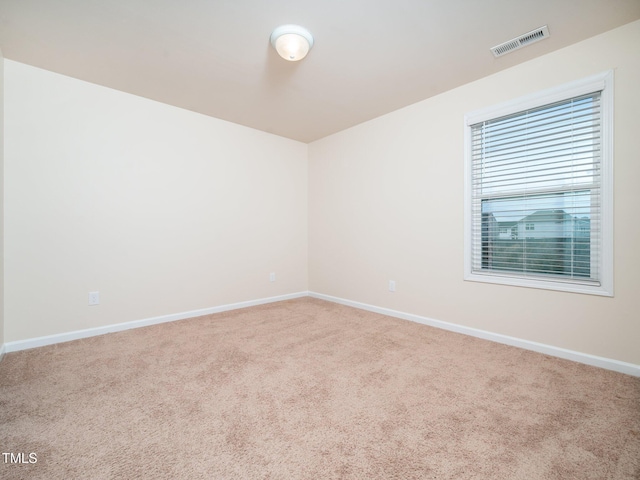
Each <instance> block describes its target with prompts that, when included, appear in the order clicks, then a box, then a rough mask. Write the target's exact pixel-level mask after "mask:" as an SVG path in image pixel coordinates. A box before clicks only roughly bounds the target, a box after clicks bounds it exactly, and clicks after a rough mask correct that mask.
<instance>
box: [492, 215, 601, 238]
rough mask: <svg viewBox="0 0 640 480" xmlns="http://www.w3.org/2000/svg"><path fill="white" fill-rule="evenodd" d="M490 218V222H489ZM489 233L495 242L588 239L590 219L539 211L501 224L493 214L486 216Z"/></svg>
mask: <svg viewBox="0 0 640 480" xmlns="http://www.w3.org/2000/svg"><path fill="white" fill-rule="evenodd" d="M489 218H490V220H489ZM485 220H486V221H487V222H488V223H487V232H488V233H490V236H491V238H492V239H493V240H522V239H544V238H558V239H560V238H562V239H567V238H583V239H584V238H588V237H589V235H590V231H591V229H590V220H589V218H588V217H581V218H578V217H574V216H573V215H570V214H569V213H567V212H565V211H564V210H557V209H555V210H551V209H550V210H538V211H537V212H534V213H532V214H530V215H527V216H526V217H524V218H522V219H521V220H519V221H517V222H515V221H506V222H499V221H497V220H496V219H495V217H494V216H493V214H489V215H487V216H485Z"/></svg>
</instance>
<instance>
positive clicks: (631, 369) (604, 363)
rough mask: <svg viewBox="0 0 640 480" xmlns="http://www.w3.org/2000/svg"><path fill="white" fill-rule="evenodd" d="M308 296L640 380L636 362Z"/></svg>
mask: <svg viewBox="0 0 640 480" xmlns="http://www.w3.org/2000/svg"><path fill="white" fill-rule="evenodd" d="M309 296H310V297H313V298H319V299H321V300H327V301H329V302H334V303H340V304H342V305H347V306H349V307H354V308H359V309H361V310H368V311H370V312H374V313H380V314H382V315H388V316H390V317H396V318H401V319H403V320H410V321H412V322H417V323H422V324H424V325H429V326H431V327H436V328H441V329H443V330H449V331H451V332H456V333H462V334H464V335H470V336H472V337H478V338H483V339H485V340H491V341H493V342H497V343H503V344H505V345H511V346H513V347H519V348H523V349H525V350H532V351H534V352H539V353H544V354H546V355H551V356H554V357H559V358H564V359H566V360H573V361H574V362H578V363H584V364H586V365H592V366H595V367H600V368H605V369H607V370H613V371H616V372H620V373H625V374H627V375H633V376H634V377H640V365H635V364H633V363H626V362H620V361H618V360H612V359H610V358H604V357H597V356H595V355H589V354H587V353H581V352H576V351H573V350H567V349H564V348H559V347H554V346H552V345H545V344H543V343H537V342H531V341H529V340H522V339H520V338H515V337H509V336H507V335H501V334H499V333H492V332H487V331H485V330H478V329H476V328H470V327H465V326H462V325H456V324H455V323H448V322H443V321H441V320H434V319H432V318H427V317H422V316H420V315H414V314H411V313H404V312H398V311H396V310H391V309H389V308H382V307H376V306H375V305H368V304H366V303H360V302H354V301H352V300H345V299H344V298H338V297H332V296H330V295H324V294H321V293H315V292H309Z"/></svg>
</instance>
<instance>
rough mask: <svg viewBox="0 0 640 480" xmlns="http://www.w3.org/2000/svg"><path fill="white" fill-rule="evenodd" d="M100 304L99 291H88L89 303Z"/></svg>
mask: <svg viewBox="0 0 640 480" xmlns="http://www.w3.org/2000/svg"><path fill="white" fill-rule="evenodd" d="M99 304H100V292H89V305H99Z"/></svg>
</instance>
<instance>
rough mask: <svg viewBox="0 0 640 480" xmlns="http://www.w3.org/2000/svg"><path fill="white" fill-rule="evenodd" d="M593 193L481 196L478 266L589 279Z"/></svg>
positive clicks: (531, 273)
mask: <svg viewBox="0 0 640 480" xmlns="http://www.w3.org/2000/svg"><path fill="white" fill-rule="evenodd" d="M592 196H593V193H592V192H591V191H590V190H584V191H577V192H564V193H556V194H549V195H534V196H528V195H520V196H512V197H501V198H494V199H485V200H482V215H481V218H482V220H481V221H482V223H481V232H482V233H481V235H482V242H481V243H482V253H481V258H482V266H481V268H482V270H484V271H496V272H500V271H502V272H512V273H514V272H517V273H522V274H526V275H536V276H539V275H543V276H560V277H567V278H586V279H589V278H591V276H592V271H591V264H592V258H591V247H592V245H591V237H592V234H591V223H592V217H594V216H596V217H597V216H598V212H597V211H595V209H594V208H593V206H592Z"/></svg>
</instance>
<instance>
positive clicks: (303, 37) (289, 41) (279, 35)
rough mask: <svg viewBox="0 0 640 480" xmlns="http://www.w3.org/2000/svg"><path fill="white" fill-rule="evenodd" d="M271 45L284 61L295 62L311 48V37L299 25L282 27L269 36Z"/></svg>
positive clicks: (307, 31)
mask: <svg viewBox="0 0 640 480" xmlns="http://www.w3.org/2000/svg"><path fill="white" fill-rule="evenodd" d="M271 45H273V48H275V49H276V51H277V52H278V55H280V56H281V57H282V58H284V59H285V60H288V61H290V62H297V61H298V60H302V59H303V58H304V57H306V56H307V53H309V50H311V47H313V36H312V35H311V33H310V32H309V30H307V29H306V28H304V27H301V26H299V25H282V26H280V27H278V28H276V29H275V30H274V31H273V33H272V34H271Z"/></svg>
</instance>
